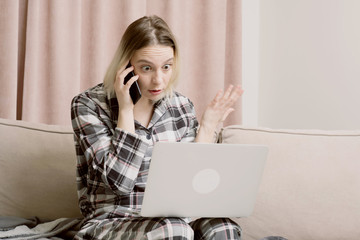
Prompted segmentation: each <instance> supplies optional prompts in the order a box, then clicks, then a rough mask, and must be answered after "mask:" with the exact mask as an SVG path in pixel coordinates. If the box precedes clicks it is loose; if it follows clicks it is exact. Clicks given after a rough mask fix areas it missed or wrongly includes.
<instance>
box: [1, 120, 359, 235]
mask: <svg viewBox="0 0 360 240" xmlns="http://www.w3.org/2000/svg"><path fill="white" fill-rule="evenodd" d="M0 135H1V138H0V183H1V184H0V216H18V217H22V218H29V217H33V216H37V217H38V218H39V219H40V220H42V221H50V220H54V219H59V218H70V219H73V218H78V217H81V215H80V213H79V210H78V207H77V195H76V186H75V165H76V157H75V149H74V144H73V136H72V129H71V127H70V126H53V125H44V124H34V123H28V122H23V121H12V120H5V119H0ZM220 141H221V142H222V143H243V144H265V145H268V146H269V156H268V159H267V163H266V167H265V171H264V175H263V179H262V183H261V186H260V190H259V194H258V197H257V203H256V205H255V210H254V212H253V214H252V215H251V216H250V217H247V218H242V219H236V221H237V222H239V223H240V225H241V227H242V228H243V239H245V240H246V239H261V238H263V237H265V236H283V237H286V238H288V239H291V240H296V239H300V240H309V239H316V240H321V239H334V240H335V239H336V240H338V239H347V240H351V239H354V240H355V239H359V238H360V131H319V130H308V131H300V130H273V129H265V128H245V127H241V126H229V127H226V128H225V129H223V131H222V132H221V134H220Z"/></svg>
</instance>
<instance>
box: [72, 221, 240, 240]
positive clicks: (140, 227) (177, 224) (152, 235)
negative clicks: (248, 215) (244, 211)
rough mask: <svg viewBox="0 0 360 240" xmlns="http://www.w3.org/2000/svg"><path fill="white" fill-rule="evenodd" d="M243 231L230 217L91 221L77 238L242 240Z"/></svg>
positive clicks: (108, 239)
mask: <svg viewBox="0 0 360 240" xmlns="http://www.w3.org/2000/svg"><path fill="white" fill-rule="evenodd" d="M240 237H241V228H240V226H239V225H237V224H236V223H235V222H233V221H232V220H230V219H228V218H200V219H197V220H195V221H193V222H190V223H186V222H185V221H184V220H182V219H181V218H130V219H128V218H126V219H119V218H113V219H104V220H100V221H99V220H94V221H92V220H90V221H88V222H87V223H86V224H85V225H84V226H83V227H82V228H81V230H80V231H79V232H78V233H77V235H76V236H75V238H74V239H94V240H98V239H106V240H110V239H123V240H137V239H148V240H155V239H167V240H190V239H201V240H210V239H211V240H227V239H240Z"/></svg>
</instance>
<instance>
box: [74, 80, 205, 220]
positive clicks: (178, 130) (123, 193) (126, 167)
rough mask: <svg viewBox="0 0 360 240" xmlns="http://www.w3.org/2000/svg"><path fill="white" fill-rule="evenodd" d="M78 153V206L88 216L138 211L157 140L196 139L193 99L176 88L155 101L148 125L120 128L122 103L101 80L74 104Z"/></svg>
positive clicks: (129, 214) (130, 213)
mask: <svg viewBox="0 0 360 240" xmlns="http://www.w3.org/2000/svg"><path fill="white" fill-rule="evenodd" d="M71 117H72V125H73V129H74V133H75V134H74V138H75V147H76V154H77V188H78V196H79V206H80V209H81V212H82V214H83V215H84V216H85V217H86V218H87V219H92V218H94V217H97V216H102V217H105V218H112V217H130V216H138V214H139V212H140V209H141V204H142V200H143V194H144V189H145V184H146V180H147V176H148V169H149V164H150V158H151V154H152V149H153V144H154V142H157V141H172V142H175V141H186V142H191V141H194V139H195V136H196V131H197V127H198V122H197V120H196V117H195V111H194V106H193V104H192V103H191V101H190V100H189V99H188V98H186V97H184V96H182V95H180V94H178V93H174V96H173V97H172V98H171V99H163V100H160V101H158V102H157V103H155V110H154V114H153V117H152V119H151V121H150V123H149V126H146V127H144V126H142V125H141V124H140V123H138V122H136V121H135V131H136V134H132V133H129V132H126V131H124V130H122V129H119V128H116V125H117V117H118V102H117V99H116V97H113V98H108V97H107V95H106V93H105V91H104V88H103V85H102V84H99V85H97V86H95V87H93V88H91V89H89V90H87V91H85V92H84V93H81V94H80V95H78V96H76V97H75V98H74V99H73V101H72V105H71Z"/></svg>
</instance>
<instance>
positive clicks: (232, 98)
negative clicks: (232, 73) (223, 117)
mask: <svg viewBox="0 0 360 240" xmlns="http://www.w3.org/2000/svg"><path fill="white" fill-rule="evenodd" d="M242 93H243V90H242V88H241V87H240V86H239V85H238V86H236V87H234V86H233V85H230V86H229V87H228V88H227V89H226V91H225V93H224V94H222V90H219V91H218V93H217V94H216V96H215V98H214V100H213V105H218V106H219V107H221V108H226V109H227V108H229V107H231V106H232V105H234V104H235V102H236V101H237V100H238V99H239V97H240V96H241V95H242Z"/></svg>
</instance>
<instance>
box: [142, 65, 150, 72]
mask: <svg viewBox="0 0 360 240" xmlns="http://www.w3.org/2000/svg"><path fill="white" fill-rule="evenodd" d="M141 69H142V70H143V71H144V72H148V71H150V70H151V67H150V66H143V67H141Z"/></svg>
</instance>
